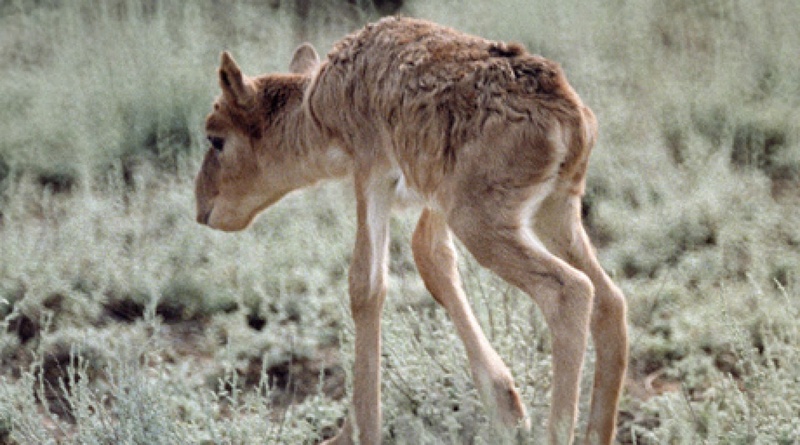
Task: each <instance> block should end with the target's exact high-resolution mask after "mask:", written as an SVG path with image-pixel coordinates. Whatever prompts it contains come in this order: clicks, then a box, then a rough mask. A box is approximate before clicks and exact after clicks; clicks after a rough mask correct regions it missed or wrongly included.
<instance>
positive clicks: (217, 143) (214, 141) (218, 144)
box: [208, 136, 225, 151]
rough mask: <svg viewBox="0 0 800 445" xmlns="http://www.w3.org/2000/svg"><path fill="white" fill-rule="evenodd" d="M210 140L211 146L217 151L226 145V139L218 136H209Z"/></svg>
mask: <svg viewBox="0 0 800 445" xmlns="http://www.w3.org/2000/svg"><path fill="white" fill-rule="evenodd" d="M208 142H210V143H211V147H212V148H214V150H216V151H222V148H223V147H224V146H225V139H223V138H221V137H217V136H209V137H208Z"/></svg>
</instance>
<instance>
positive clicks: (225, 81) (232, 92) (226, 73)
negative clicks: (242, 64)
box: [219, 51, 253, 106]
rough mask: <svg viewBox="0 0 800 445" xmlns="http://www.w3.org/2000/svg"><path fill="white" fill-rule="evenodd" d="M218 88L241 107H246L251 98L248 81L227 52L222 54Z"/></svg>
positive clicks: (251, 92)
mask: <svg viewBox="0 0 800 445" xmlns="http://www.w3.org/2000/svg"><path fill="white" fill-rule="evenodd" d="M219 86H220V87H221V88H222V94H224V95H225V96H227V97H228V98H230V99H232V100H233V101H234V102H235V103H237V104H239V105H241V106H244V105H247V104H248V103H249V102H250V99H251V98H252V96H253V91H252V87H251V86H250V83H249V81H248V80H247V78H246V77H245V76H244V75H243V74H242V70H241V69H240V68H239V65H237V64H236V62H235V61H234V60H233V57H231V55H230V54H229V53H228V52H227V51H225V52H223V53H222V61H221V63H220V67H219Z"/></svg>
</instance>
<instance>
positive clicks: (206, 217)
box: [197, 209, 213, 226]
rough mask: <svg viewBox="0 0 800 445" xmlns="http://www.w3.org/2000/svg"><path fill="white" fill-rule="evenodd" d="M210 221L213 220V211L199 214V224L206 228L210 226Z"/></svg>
mask: <svg viewBox="0 0 800 445" xmlns="http://www.w3.org/2000/svg"><path fill="white" fill-rule="evenodd" d="M212 210H213V209H212ZM210 219H211V210H209V211H207V212H202V211H201V212H197V222H198V223H200V224H202V225H204V226H207V225H208V221H209V220H210Z"/></svg>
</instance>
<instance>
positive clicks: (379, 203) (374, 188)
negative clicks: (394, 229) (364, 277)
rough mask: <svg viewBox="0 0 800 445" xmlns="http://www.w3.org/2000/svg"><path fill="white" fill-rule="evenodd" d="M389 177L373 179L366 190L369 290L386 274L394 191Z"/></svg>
mask: <svg viewBox="0 0 800 445" xmlns="http://www.w3.org/2000/svg"><path fill="white" fill-rule="evenodd" d="M393 182H394V180H393V179H392V178H391V177H385V176H382V177H378V178H374V179H372V180H371V181H370V183H369V189H368V190H367V196H366V199H367V233H369V243H370V253H371V255H370V273H369V284H370V288H371V289H377V288H378V286H379V284H380V282H381V281H383V280H384V278H385V277H386V275H387V273H388V257H389V217H390V213H391V210H392V201H393V198H394V194H395V191H394V189H393Z"/></svg>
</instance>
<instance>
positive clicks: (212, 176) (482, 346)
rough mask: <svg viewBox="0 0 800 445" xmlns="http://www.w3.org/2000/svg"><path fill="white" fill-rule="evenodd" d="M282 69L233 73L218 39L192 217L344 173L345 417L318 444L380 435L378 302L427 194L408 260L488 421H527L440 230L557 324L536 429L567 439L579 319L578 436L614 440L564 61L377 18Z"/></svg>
mask: <svg viewBox="0 0 800 445" xmlns="http://www.w3.org/2000/svg"><path fill="white" fill-rule="evenodd" d="M290 70H291V73H290V74H271V75H265V76H260V77H254V78H251V77H247V76H245V75H243V74H242V72H241V70H240V69H239V67H238V66H237V65H236V63H235V62H234V61H233V59H232V58H231V57H230V55H229V54H228V53H223V55H222V64H221V67H220V68H219V83H220V86H221V88H222V95H221V96H220V97H219V98H218V99H217V101H216V102H215V103H214V109H213V111H212V112H211V114H210V115H209V116H208V118H207V120H206V132H207V135H208V140H209V142H210V145H211V146H210V148H209V150H208V152H207V153H206V155H205V159H204V160H203V165H202V168H201V170H200V172H199V174H198V175H197V179H196V190H195V193H196V199H197V220H198V221H199V222H200V223H203V224H207V225H208V226H210V227H213V228H215V229H221V230H226V231H236V230H242V229H244V228H246V227H247V226H248V225H249V224H250V223H251V221H252V220H253V219H254V218H255V217H256V215H257V214H258V213H259V212H261V211H262V210H264V209H265V208H267V207H268V206H269V205H271V204H273V203H274V202H276V201H278V200H279V199H280V198H281V197H282V196H284V195H286V194H287V193H289V192H290V191H292V190H295V189H298V188H301V187H304V186H308V185H310V184H313V183H315V182H317V181H319V180H322V179H327V178H338V177H343V176H347V175H352V177H353V178H354V186H355V196H356V207H357V217H358V230H357V234H356V242H355V252H354V254H353V260H352V264H351V265H350V275H349V292H350V305H351V310H352V316H353V318H354V321H355V354H356V357H355V370H354V378H353V382H354V388H353V405H352V408H353V412H354V415H355V416H354V417H355V425H353V424H352V422H350V421H349V420H347V421H345V424H344V426H343V427H342V430H341V431H340V433H339V435H338V436H336V437H334V438H333V439H331V440H330V443H337V444H340V443H351V442H352V441H353V435H354V432H356V431H357V433H358V434H357V435H358V437H359V439H360V442H361V443H362V444H377V443H379V442H380V441H381V409H380V394H381V384H380V357H381V353H380V348H381V340H380V335H381V334H380V332H381V319H380V317H381V308H382V306H383V302H384V298H385V295H386V283H387V257H388V244H389V235H388V229H389V213H390V210H391V207H392V203H393V202H394V201H395V200H396V199H397V197H398V196H415V197H417V198H418V200H419V201H420V202H421V203H422V205H423V206H424V210H423V211H422V216H421V217H420V219H419V223H418V224H417V228H416V230H415V231H414V235H413V239H412V248H413V253H414V260H415V261H416V264H417V267H418V268H419V272H420V274H421V276H422V279H423V281H424V283H425V286H426V287H427V288H428V290H429V291H430V293H431V294H432V295H433V297H434V298H435V299H436V301H437V302H439V303H440V304H441V305H442V306H443V307H444V309H445V310H446V311H447V313H448V314H449V316H450V317H451V318H452V320H453V323H454V324H455V327H456V329H457V331H458V334H459V336H460V337H461V339H462V340H463V342H464V345H465V348H466V352H467V358H468V360H469V366H470V369H471V372H472V376H473V379H474V381H475V385H476V387H477V389H478V390H479V393H480V395H481V397H482V399H483V401H484V404H485V405H486V406H487V407H488V408H489V409H490V410H492V411H493V413H494V415H495V418H496V419H497V420H498V421H499V422H501V423H503V424H505V425H508V426H510V427H519V428H522V429H523V430H524V429H526V428H527V427H528V423H529V421H528V419H527V417H526V413H525V407H524V405H523V404H522V401H521V400H520V397H519V394H518V392H517V390H516V388H515V386H514V381H513V378H512V376H511V373H510V372H509V369H508V368H507V367H506V365H505V364H504V363H503V361H502V360H501V359H500V357H499V356H498V354H497V353H496V352H495V350H494V349H493V348H492V346H491V345H490V344H489V342H488V341H487V339H486V336H485V335H484V333H483V332H482V331H481V328H480V326H479V325H478V322H477V321H476V319H475V316H474V315H473V313H472V310H471V309H470V307H469V305H468V303H467V300H466V298H465V296H464V291H463V290H462V287H461V282H460V278H459V275H458V270H457V267H456V252H455V250H454V247H453V240H452V235H451V234H454V235H455V236H456V237H457V238H458V239H459V240H461V242H462V243H463V244H464V246H466V248H467V249H468V250H469V252H470V253H471V254H472V255H474V257H475V258H476V259H477V260H478V262H479V263H480V264H481V265H483V266H484V267H487V268H489V269H491V270H492V271H494V272H495V273H497V274H498V275H499V276H501V277H502V278H504V279H505V280H507V281H508V282H509V283H512V284H513V285H515V286H517V287H519V288H520V289H522V290H523V291H525V292H526V293H527V294H528V295H530V297H531V298H533V300H534V301H535V302H536V304H537V305H538V306H539V308H540V309H541V310H542V312H543V314H544V317H545V319H546V321H547V324H548V326H549V329H550V331H551V334H552V338H553V341H552V349H553V374H554V377H553V389H552V406H551V412H550V419H549V426H548V435H549V441H550V443H571V442H572V439H573V429H574V425H575V420H576V417H577V404H578V391H579V388H578V383H579V379H580V373H581V367H582V365H583V357H584V353H585V351H586V344H587V337H588V334H589V332H590V331H591V333H592V335H593V337H594V344H595V348H596V350H597V360H596V371H595V377H594V388H593V391H592V401H591V412H590V414H589V425H588V431H587V433H586V441H587V443H593V444H595V443H596V444H608V443H611V441H612V440H613V438H614V435H615V424H616V410H617V403H618V400H619V397H620V391H621V386H622V381H623V376H624V374H625V368H626V362H627V333H626V323H625V300H624V297H623V295H622V293H621V292H620V290H619V289H618V288H617V287H616V286H615V285H614V284H613V283H612V282H611V280H610V279H609V277H608V275H606V273H605V272H603V269H602V268H601V267H600V265H599V263H598V261H597V258H596V257H595V254H594V251H593V248H592V245H591V244H590V241H589V238H588V237H587V235H586V232H585V231H584V228H583V225H582V223H581V211H580V206H581V196H582V194H583V192H584V184H585V179H586V169H587V162H588V158H589V152H590V151H591V148H592V146H593V144H594V141H595V137H596V121H595V118H594V115H593V114H592V112H591V111H590V110H589V108H587V107H586V106H584V105H583V103H582V102H581V100H580V98H579V97H578V95H577V94H576V93H575V91H574V90H573V89H572V87H571V86H570V85H569V84H568V83H567V80H566V78H565V77H564V74H563V73H562V71H561V68H560V67H559V66H558V65H557V64H556V63H553V62H551V61H549V60H546V59H544V58H542V57H539V56H535V55H531V54H529V53H527V52H526V51H525V50H524V48H522V46H520V45H517V44H506V43H502V42H493V41H488V40H484V39H481V38H478V37H473V36H469V35H465V34H461V33H459V32H456V31H454V30H452V29H449V28H445V27H441V26H438V25H435V24H432V23H429V22H426V21H422V20H416V19H409V18H387V19H383V20H381V21H380V22H378V23H375V24H372V25H368V26H367V27H365V28H364V29H362V30H360V31H358V32H356V33H354V34H351V35H349V36H347V37H345V38H344V39H343V40H341V41H340V42H338V43H337V44H336V45H335V46H334V48H333V50H332V51H331V52H330V53H329V54H328V57H327V60H325V61H323V62H321V63H320V61H319V58H318V56H317V53H316V52H315V51H314V49H313V48H312V47H311V46H309V45H302V46H300V47H299V48H298V49H297V50H296V52H295V54H294V57H293V60H292V61H291V64H290ZM356 428H357V429H356ZM537 442H541V441H537Z"/></svg>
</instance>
